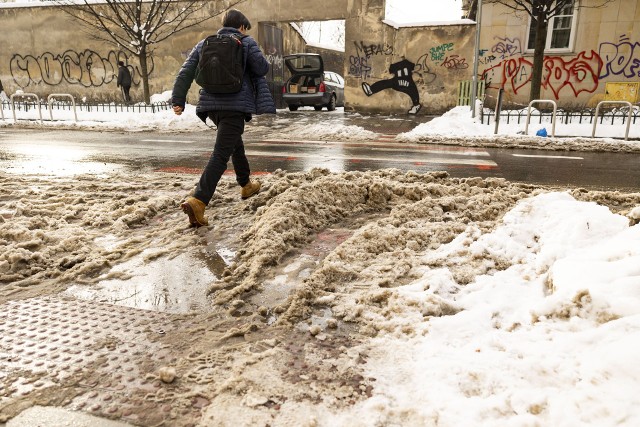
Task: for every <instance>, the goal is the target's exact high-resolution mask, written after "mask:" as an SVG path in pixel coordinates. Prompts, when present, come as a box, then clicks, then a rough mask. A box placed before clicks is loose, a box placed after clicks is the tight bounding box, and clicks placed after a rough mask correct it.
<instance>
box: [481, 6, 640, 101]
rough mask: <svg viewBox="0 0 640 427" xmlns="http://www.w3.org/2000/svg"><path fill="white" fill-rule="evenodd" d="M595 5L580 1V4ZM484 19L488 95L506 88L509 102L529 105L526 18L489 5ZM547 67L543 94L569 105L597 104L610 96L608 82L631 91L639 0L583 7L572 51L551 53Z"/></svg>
mask: <svg viewBox="0 0 640 427" xmlns="http://www.w3.org/2000/svg"><path fill="white" fill-rule="evenodd" d="M596 3H597V1H596V0H582V2H581V5H582V6H594V5H595V4H596ZM481 22H482V29H481V41H480V49H481V52H482V55H481V57H480V67H479V71H480V73H481V74H483V75H484V77H485V79H486V80H487V82H488V83H489V87H490V89H489V95H491V96H495V93H496V92H497V90H498V89H499V88H500V87H501V86H503V87H504V89H505V104H506V106H509V105H510V106H526V105H527V104H528V102H529V91H530V88H531V83H530V78H531V69H532V63H533V54H532V52H527V51H526V43H527V36H528V34H527V29H528V16H525V15H523V16H515V15H514V14H513V12H510V11H508V10H506V9H504V7H502V6H500V5H491V4H487V5H485V6H484V7H483V13H482V21H481ZM544 70H545V71H544V72H543V73H544V75H543V86H542V92H541V98H543V99H551V100H555V101H557V102H558V104H559V105H560V106H562V107H565V108H583V107H585V106H587V107H594V106H595V105H596V104H597V103H598V102H599V101H601V100H603V99H604V98H605V97H606V96H607V95H606V93H605V88H606V86H607V83H614V82H620V83H624V85H622V86H621V87H623V88H627V89H628V88H631V87H632V86H629V85H627V83H636V82H640V2H638V1H637V0H616V1H614V2H613V3H610V4H608V5H607V6H606V7H605V8H592V7H585V8H581V9H579V11H578V15H577V31H576V35H575V44H574V46H573V48H572V49H571V52H567V53H548V54H547V55H545V63H544ZM634 86H635V85H634ZM636 87H637V86H636ZM636 93H637V92H636ZM609 96H610V97H612V98H615V97H616V95H615V94H610V95H609Z"/></svg>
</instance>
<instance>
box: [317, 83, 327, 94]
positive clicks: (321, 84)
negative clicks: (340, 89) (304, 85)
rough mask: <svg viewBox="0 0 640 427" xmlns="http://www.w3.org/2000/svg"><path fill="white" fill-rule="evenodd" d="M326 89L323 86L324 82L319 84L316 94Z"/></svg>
mask: <svg viewBox="0 0 640 427" xmlns="http://www.w3.org/2000/svg"><path fill="white" fill-rule="evenodd" d="M326 89H327V88H326V87H325V86H324V82H322V83H320V86H319V87H318V92H324V91H325V90H326Z"/></svg>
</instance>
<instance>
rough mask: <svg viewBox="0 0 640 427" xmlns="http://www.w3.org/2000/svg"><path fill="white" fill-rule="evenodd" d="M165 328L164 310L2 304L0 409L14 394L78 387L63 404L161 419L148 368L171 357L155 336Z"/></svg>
mask: <svg viewBox="0 0 640 427" xmlns="http://www.w3.org/2000/svg"><path fill="white" fill-rule="evenodd" d="M172 330H173V326H172V321H171V315H169V314H166V313H158V312H153V311H145V310H138V309H132V308H127V307H121V306H117V305H111V304H103V303H96V302H92V301H85V300H79V299H75V298H65V297H43V298H33V299H29V300H23V301H12V302H9V303H7V304H4V305H2V306H0V412H2V408H3V406H6V405H7V404H9V403H11V402H14V401H15V400H16V399H28V398H30V396H33V395H35V394H38V393H40V394H42V393H47V392H48V393H56V389H57V388H59V389H60V392H64V391H63V390H62V389H64V388H65V387H76V388H77V387H79V388H80V389H84V388H86V392H84V393H82V392H81V393H80V394H79V395H78V396H77V397H75V398H74V399H73V401H72V403H71V404H70V405H69V407H70V408H71V409H82V410H84V411H87V412H90V413H92V414H94V415H105V416H108V417H109V418H122V419H123V420H126V419H129V420H130V421H134V422H135V421H138V422H140V421H144V420H143V419H144V418H145V417H147V418H148V417H149V416H151V417H152V418H153V420H146V421H145V422H144V423H145V424H146V423H147V421H148V422H158V421H161V420H162V417H163V416H164V415H165V414H166V413H168V412H169V411H168V410H167V408H166V407H165V406H166V405H164V403H163V399H162V398H156V395H157V394H158V393H160V395H162V394H163V390H161V389H162V387H163V383H161V382H160V381H159V380H157V379H155V378H153V375H149V373H151V372H154V371H155V370H156V369H157V368H158V367H160V366H164V365H171V364H173V363H175V362H176V359H175V356H173V355H172V354H171V350H170V348H168V347H167V346H166V345H165V344H162V343H161V342H160V339H159V338H160V337H162V336H163V335H165V334H167V333H171V332H172ZM154 338H158V339H154ZM75 394H77V393H74V395H75ZM145 413H147V415H145ZM149 414H152V415H149Z"/></svg>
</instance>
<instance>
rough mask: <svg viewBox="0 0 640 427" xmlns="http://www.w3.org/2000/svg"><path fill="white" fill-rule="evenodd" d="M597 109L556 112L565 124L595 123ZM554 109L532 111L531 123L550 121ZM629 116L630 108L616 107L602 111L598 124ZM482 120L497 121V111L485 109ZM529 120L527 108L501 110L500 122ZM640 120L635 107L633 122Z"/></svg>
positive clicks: (626, 118) (619, 120)
mask: <svg viewBox="0 0 640 427" xmlns="http://www.w3.org/2000/svg"><path fill="white" fill-rule="evenodd" d="M595 115H596V109H595V108H594V109H585V110H581V111H561V110H558V112H557V113H556V121H557V122H559V123H563V124H593V120H594V117H595ZM552 117H553V111H548V112H547V111H543V110H542V111H534V112H532V113H531V123H536V122H537V123H542V122H543V120H544V121H545V123H550V122H551V119H552ZM628 117H629V109H628V108H615V109H610V110H608V111H605V112H602V113H600V114H599V115H598V124H609V123H610V124H612V125H613V124H626V123H627V120H628ZM480 120H481V121H482V123H483V124H487V125H488V124H490V123H495V111H492V110H489V109H483V110H482V112H481V116H480ZM526 122H527V110H526V109H524V110H521V109H520V110H502V111H501V112H500V123H501V124H505V123H506V124H509V123H517V124H521V123H522V124H525V123H526ZM636 122H640V109H639V108H637V107H636V108H634V109H633V110H632V112H631V124H636Z"/></svg>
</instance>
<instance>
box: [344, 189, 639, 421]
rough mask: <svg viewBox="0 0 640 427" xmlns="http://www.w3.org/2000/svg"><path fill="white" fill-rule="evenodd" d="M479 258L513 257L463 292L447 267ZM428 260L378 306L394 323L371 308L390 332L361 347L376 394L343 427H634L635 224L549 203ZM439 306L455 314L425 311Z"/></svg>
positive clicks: (555, 197)
mask: <svg viewBox="0 0 640 427" xmlns="http://www.w3.org/2000/svg"><path fill="white" fill-rule="evenodd" d="M478 258H480V259H482V260H485V262H487V261H489V260H491V259H492V258H501V259H505V260H511V262H510V263H509V264H507V265H503V266H501V267H500V268H495V267H494V268H493V269H492V271H490V272H488V274H483V275H480V276H477V277H476V278H475V280H474V281H473V282H471V283H469V284H467V285H465V286H461V284H460V283H459V282H457V281H456V280H455V279H454V277H455V273H454V272H452V271H451V268H450V267H446V265H447V264H448V263H451V264H455V265H462V264H464V263H474V262H476V261H475V260H477V259H478ZM424 262H425V263H426V264H427V267H426V268H424V272H423V275H422V277H421V278H419V279H418V280H416V281H414V282H413V283H411V284H409V285H406V286H402V287H399V288H396V289H393V290H391V291H390V292H389V295H387V296H386V297H385V298H384V299H378V301H380V302H381V304H382V308H383V309H382V310H377V311H381V312H386V313H388V315H387V316H386V317H382V316H379V315H378V316H373V315H372V314H371V313H369V310H367V309H365V310H364V311H363V316H365V317H367V316H368V317H370V320H369V321H374V322H377V324H379V325H385V324H392V326H393V328H389V330H388V332H383V333H380V334H378V336H377V337H376V338H374V339H373V340H372V341H371V342H370V343H368V344H366V345H364V346H363V347H362V348H361V349H360V351H361V352H362V353H366V354H367V355H368V361H367V367H366V375H369V376H372V377H374V378H375V379H376V381H375V385H376V388H375V390H374V396H373V397H372V398H370V399H367V400H365V401H364V402H362V403H360V404H358V405H356V408H354V409H353V410H352V411H351V412H352V414H350V415H348V416H341V417H339V418H340V419H341V424H343V425H346V424H348V423H349V422H355V421H356V420H359V421H360V422H362V423H363V424H365V425H367V424H371V423H374V422H378V423H382V424H395V423H402V422H403V421H405V422H406V421H408V420H410V423H411V424H420V425H436V424H437V425H444V426H455V425H461V424H464V423H465V422H466V421H468V420H470V419H473V420H475V421H476V422H478V423H482V424H483V425H484V424H486V425H533V424H542V425H576V424H579V425H593V426H600V425H636V424H638V422H640V412H639V411H638V410H637V408H638V404H640V398H639V397H638V396H637V393H635V392H634V390H635V389H636V387H637V384H638V382H639V381H640V370H638V369H637V367H636V365H635V363H634V360H637V358H638V357H640V345H639V344H638V342H639V341H638V339H639V338H640V308H639V307H640V294H639V293H638V289H640V226H638V225H636V226H634V227H629V226H628V219H627V218H624V217H621V216H619V215H615V214H612V213H611V212H609V210H608V209H606V208H604V207H602V206H598V205H596V204H595V203H585V202H578V201H576V200H575V199H574V198H573V197H571V196H569V195H568V194H562V193H552V194H544V195H539V196H536V197H533V198H530V199H525V200H523V201H521V202H520V203H519V204H518V205H517V206H516V207H515V208H514V209H512V210H511V211H510V212H509V213H507V214H506V215H505V216H504V218H503V220H502V221H501V225H500V226H499V227H498V228H497V229H496V230H494V231H492V232H490V233H486V234H482V233H479V230H478V229H476V228H475V227H470V229H469V230H467V231H465V232H464V233H462V234H461V235H459V236H458V237H457V238H456V239H454V240H453V241H451V242H450V243H448V244H445V245H442V246H441V247H439V248H438V249H436V250H435V251H430V252H429V253H426V254H425V256H424ZM363 299H364V298H362V297H360V300H363ZM434 300H444V302H446V306H447V307H455V310H449V311H443V312H438V313H434V312H432V311H430V310H428V309H427V310H425V307H427V308H428V307H430V306H432V305H433V301H434ZM442 304H443V303H442V302H441V303H440V305H442ZM353 308H354V307H351V310H353ZM347 309H348V307H347V308H345V310H347ZM425 384H428V385H429V386H428V387H425ZM416 402H420V403H419V404H416Z"/></svg>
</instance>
